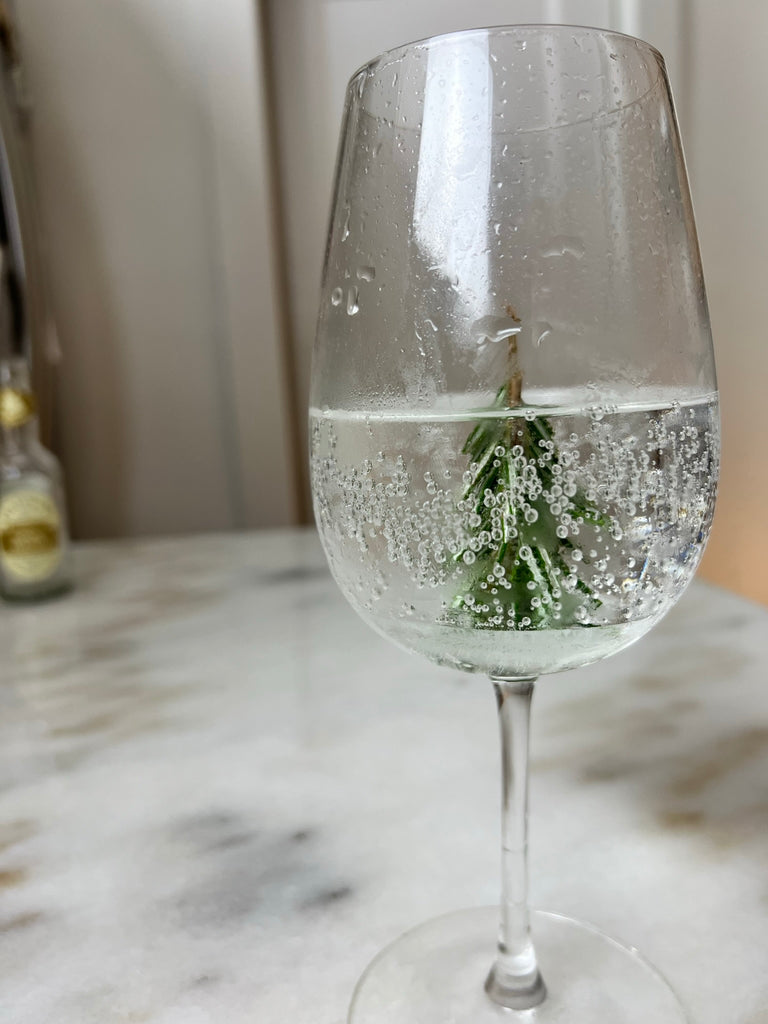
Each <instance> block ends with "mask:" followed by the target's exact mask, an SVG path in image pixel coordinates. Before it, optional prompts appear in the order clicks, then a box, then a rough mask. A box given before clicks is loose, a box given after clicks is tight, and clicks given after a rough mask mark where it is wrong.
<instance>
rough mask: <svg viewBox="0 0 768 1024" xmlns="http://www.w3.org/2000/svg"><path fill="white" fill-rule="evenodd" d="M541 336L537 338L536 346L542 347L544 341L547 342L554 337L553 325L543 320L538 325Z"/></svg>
mask: <svg viewBox="0 0 768 1024" xmlns="http://www.w3.org/2000/svg"><path fill="white" fill-rule="evenodd" d="M538 330H539V335H538V337H537V338H536V344H537V345H540V344H541V343H542V341H546V340H547V338H549V337H550V336H551V335H552V325H551V324H548V323H547V321H546V320H541V321H540V322H539V324H538Z"/></svg>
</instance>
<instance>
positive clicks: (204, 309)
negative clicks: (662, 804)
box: [16, 0, 768, 601]
mask: <svg viewBox="0 0 768 1024" xmlns="http://www.w3.org/2000/svg"><path fill="white" fill-rule="evenodd" d="M16 10H17V15H18V19H19V22H20V27H21V33H22V45H23V56H24V64H25V72H26V80H27V84H28V89H29V93H30V95H31V97H32V101H33V115H32V124H31V138H32V154H33V165H34V172H35V176H36V179H37V186H38V194H39V203H40V212H41V220H42V224H43V227H44V230H45V235H46V239H47V244H48V257H49V266H50V275H51V284H52V298H53V306H54V311H55V315H56V319H57V322H58V327H59V333H60V336H61V347H62V350H63V354H64V357H63V360H62V364H61V367H60V369H59V370H58V378H59V379H58V382H57V395H58V399H57V410H56V416H55V423H54V437H55V442H56V446H57V448H58V450H59V452H60V454H61V455H62V458H63V460H64V463H65V468H66V471H67V475H68V481H69V492H70V502H71V506H72V517H73V523H74V529H75V533H76V535H77V536H80V537H113V536H131V535H137V534H151V533H175V532H188V531H194V530H208V529H230V528H239V527H253V526H270V525H277V524H281V523H294V522H299V521H306V520H307V519H308V517H309V515H310V511H309V505H308V495H307V487H306V473H305V468H304V467H305V462H306V453H305V446H304V429H305V412H304V410H305V408H306V394H307V385H308V376H309V360H310V349H311V344H312V337H313V333H314V317H315V303H316V296H317V289H318V283H319V274H320V265H321V260H322V253H323V245H324V237H323V236H324V232H325V224H326V216H327V208H328V201H329V191H330V183H331V176H332V170H333V160H334V155H335V149H336V143H337V136H338V126H339V118H340V113H341V107H342V101H343V93H344V85H345V83H346V80H347V78H348V77H349V75H350V74H351V73H352V71H354V69H355V68H356V67H357V66H358V65H359V64H361V63H362V62H363V61H365V60H367V59H368V58H370V57H371V56H373V55H374V54H376V53H377V52H380V51H381V50H383V49H386V48H388V47H391V46H394V45H397V44H398V43H401V42H404V41H406V40H408V39H413V38H417V37H421V36H425V35H429V34H433V33H436V32H445V31H450V30H453V29H458V28H468V27H473V26H480V25H487V24H500V23H506V22H513V21H519V22H524V21H544V22H570V23H581V24H592V25H600V26H605V27H610V28H615V29H618V30H620V31H625V32H629V33H631V34H635V35H640V36H642V37H644V38H646V39H648V40H649V41H650V42H652V43H654V44H655V45H656V46H658V47H659V49H661V50H662V52H663V53H664V54H665V56H666V58H667V63H668V67H669V70H670V76H671V79H672V84H673V88H674V90H675V96H676V101H677V106H678V114H679V117H680V122H681V128H682V134H683V140H684V144H685V148H686V154H687V158H688V164H689V171H690V175H691V183H692V189H693V195H694V202H695V206H696V213H697V220H698V226H699V232H700V238H701V245H702V252H703V258H704V267H705V273H706V278H707V284H708V290H709V298H710V305H711V312H712V319H713V328H714V334H715V341H716V347H717V354H718V361H719V371H720V379H721V386H722V396H723V420H724V446H723V458H724V461H723V476H722V485H721V493H720V502H719V507H718V513H717V519H716V524H715V529H714V531H713V537H712V541H711V543H710V547H709V550H708V553H707V556H706V559H705V563H704V566H703V572H704V574H705V575H706V576H708V577H709V578H710V579H713V580H715V581H717V582H719V583H722V584H723V585H725V586H728V587H730V588H732V589H736V590H739V591H741V592H742V593H745V594H747V595H749V596H752V597H755V598H758V599H760V600H764V601H768V531H766V530H764V529H763V518H764V516H765V513H766V510H768V474H767V473H766V472H765V471H764V468H763V467H764V461H765V460H764V455H763V452H764V450H765V449H766V447H767V446H768V420H767V419H766V417H765V414H764V407H765V406H766V400H765V397H764V381H766V380H768V354H766V350H765V347H764V343H763V333H764V324H765V323H766V321H767V320H768V316H767V315H766V314H767V313H768V309H767V308H766V307H767V306H768V297H767V293H768V289H766V288H765V285H764V284H763V281H764V280H765V278H766V269H768V268H767V267H766V264H767V263H768V198H766V195H765V186H764V182H765V181H766V180H768V133H766V131H765V123H766V111H765V103H766V101H765V96H766V95H767V94H768V63H767V62H766V61H765V57H764V53H763V50H764V42H765V40H766V39H768V4H762V3H755V2H754V0H731V2H730V3H729V4H727V5H724V4H722V3H721V2H720V0H472V2H469V0H217V2H216V3H215V4H212V3H204V2H203V0H67V3H66V4H60V3H56V2H55V0H18V2H17V4H16Z"/></svg>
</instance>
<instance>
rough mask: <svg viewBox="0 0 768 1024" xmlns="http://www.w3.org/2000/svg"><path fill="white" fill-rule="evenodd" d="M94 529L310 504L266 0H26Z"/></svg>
mask: <svg viewBox="0 0 768 1024" xmlns="http://www.w3.org/2000/svg"><path fill="white" fill-rule="evenodd" d="M18 14H19V17H20V22H21V30H22V39H23V49H24V59H25V65H26V71H27V78H28V81H29V87H30V91H31V93H32V97H33V102H34V122H33V154H34V164H35V171H36V177H37V181H38V187H39V199H40V207H41V220H42V223H43V226H44V228H45V230H46V232H47V239H48V244H49V252H50V266H51V278H52V281H51V283H52V293H53V295H52V297H53V305H54V311H55V314H56V316H57V319H58V324H59V331H60V335H61V340H62V348H63V350H64V362H63V365H62V369H61V380H60V388H59V395H60V405H59V416H58V439H59V447H60V450H61V454H62V456H63V459H64V463H65V468H66V471H67V475H68V480H69V493H70V497H71V504H72V518H73V522H74V526H75V530H76V532H77V533H78V534H79V535H81V536H91V537H92V536H113V535H120V534H141V533H163V532H183V531H188V530H198V529H210V528H226V527H231V526H240V525H268V524H272V523H279V522H286V521H290V520H291V519H293V518H294V517H295V514H296V498H295V494H294V490H295V488H294V481H293V475H292V438H291V436H290V432H289V428H290V427H291V420H290V417H289V415H288V413H287V406H286V388H287V382H286V373H285V370H286V368H285V364H284V360H283V358H282V355H283V349H282V345H283V342H282V335H281V327H280V321H279V311H278V309H277V306H276V301H275V267H274V263H273V259H272V252H273V247H272V245H271V241H270V232H271V211H270V198H269V182H268V160H267V156H266V154H267V150H266V146H265V125H264V111H263V107H262V98H263V97H262V93H261V90H260V76H261V73H262V69H261V65H260V47H259V45H258V43H259V40H258V37H257V33H258V25H257V23H256V20H255V17H254V9H253V6H252V4H251V3H250V0H219V2H218V3H217V4H215V5H211V4H207V3H204V2H203V0H67V2H66V3H61V4H59V3H52V2H51V0H24V2H23V3H21V4H19V5H18Z"/></svg>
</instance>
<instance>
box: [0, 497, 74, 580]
mask: <svg viewBox="0 0 768 1024" xmlns="http://www.w3.org/2000/svg"><path fill="white" fill-rule="evenodd" d="M60 538H61V517H60V515H59V510H58V508H57V507H56V503H55V502H54V501H53V499H52V498H50V497H49V496H48V495H47V494H42V493H41V492H40V491H12V492H11V493H10V494H8V495H6V496H5V497H4V498H3V499H2V500H1V501H0V565H2V569H3V572H4V573H5V574H6V575H7V576H8V577H10V578H11V579H13V580H16V581H18V582H20V583H22V582H23V583H38V582H40V581H42V580H45V579H47V578H48V577H49V576H51V575H53V573H54V572H55V571H56V569H57V568H58V565H59V562H60V561H61V540H60Z"/></svg>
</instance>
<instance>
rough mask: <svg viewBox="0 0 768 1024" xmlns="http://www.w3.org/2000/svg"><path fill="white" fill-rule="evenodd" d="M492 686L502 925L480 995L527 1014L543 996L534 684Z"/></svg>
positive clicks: (531, 681) (520, 682) (520, 681)
mask: <svg viewBox="0 0 768 1024" xmlns="http://www.w3.org/2000/svg"><path fill="white" fill-rule="evenodd" d="M491 681H492V682H493V688H494V690H495V692H496V703H497V705H498V710H499V726H500V729H501V782H502V802H501V808H502V824H501V836H502V843H501V923H500V927H499V945H498V952H497V954H496V961H495V963H494V965H493V967H492V968H491V972H490V974H489V975H488V980H487V981H486V983H485V990H486V992H487V993H488V995H489V996H490V997H491V999H492V1000H493V1001H494V1002H495V1003H498V1004H499V1005H500V1006H505V1007H507V1008H509V1009H513V1010H529V1009H531V1008H532V1007H534V1006H538V1005H539V1003H541V1002H542V1000H543V999H544V997H545V996H546V992H547V990H546V988H545V986H544V982H543V980H542V977H541V974H540V973H539V968H538V964H537V963H536V953H535V951H534V948H533V942H532V940H531V930H530V920H529V910H528V736H529V722H530V715H531V698H532V696H533V685H534V682H535V679H500V678H492V680H491Z"/></svg>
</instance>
